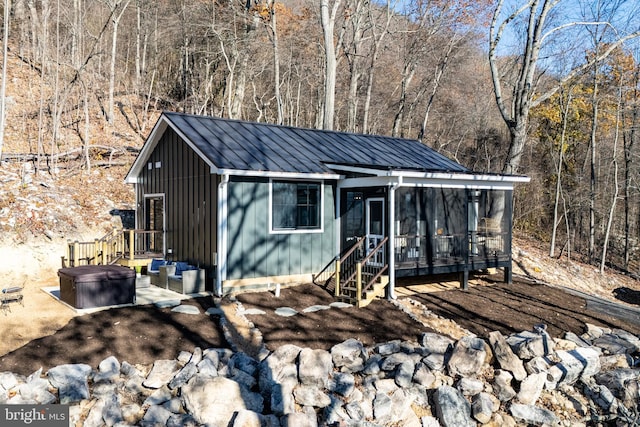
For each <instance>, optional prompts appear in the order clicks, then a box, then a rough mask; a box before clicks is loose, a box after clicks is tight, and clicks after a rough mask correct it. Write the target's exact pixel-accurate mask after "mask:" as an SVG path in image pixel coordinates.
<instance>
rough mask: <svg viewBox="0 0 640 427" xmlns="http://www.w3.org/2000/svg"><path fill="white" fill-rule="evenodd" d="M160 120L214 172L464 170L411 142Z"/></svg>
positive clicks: (196, 119)
mask: <svg viewBox="0 0 640 427" xmlns="http://www.w3.org/2000/svg"><path fill="white" fill-rule="evenodd" d="M163 116H164V117H165V118H166V120H168V121H169V122H170V124H172V126H174V127H175V128H176V129H179V130H180V132H181V133H182V134H183V135H184V136H185V137H186V138H188V139H189V142H190V143H191V144H193V145H194V146H195V147H196V148H197V149H198V150H199V151H200V152H201V153H202V155H204V156H206V157H207V159H208V161H209V162H210V163H211V164H213V165H215V166H216V167H217V168H218V169H227V170H238V171H267V172H295V173H334V171H332V170H331V169H330V168H329V167H328V166H326V164H327V163H333V164H342V165H353V166H365V167H375V168H386V169H398V170H403V169H406V170H413V171H415V170H418V171H425V172H457V173H469V172H470V170H469V169H467V168H465V167H464V166H462V165H460V164H459V163H457V162H455V161H453V160H451V159H449V158H447V157H445V156H443V155H442V154H440V153H438V152H436V151H435V150H433V149H431V148H429V147H427V146H426V145H424V144H422V143H421V142H419V141H417V140H410V139H404V138H393V137H388V136H376V135H363V134H355V133H347V132H336V131H326V130H317V129H303V128H294V127H288V126H278V125H273V124H267V123H252V122H243V121H239V120H230V119H222V118H217V117H211V116H198V115H189V114H182V113H173V112H165V113H163ZM160 120H162V118H161V119H160Z"/></svg>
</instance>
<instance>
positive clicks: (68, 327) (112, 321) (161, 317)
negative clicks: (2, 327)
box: [0, 297, 229, 375]
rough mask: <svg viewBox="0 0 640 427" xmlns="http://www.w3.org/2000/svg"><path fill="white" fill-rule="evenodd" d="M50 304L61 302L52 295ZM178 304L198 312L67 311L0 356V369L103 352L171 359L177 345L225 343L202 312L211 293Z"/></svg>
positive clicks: (136, 360) (96, 359)
mask: <svg viewBox="0 0 640 427" xmlns="http://www.w3.org/2000/svg"><path fill="white" fill-rule="evenodd" d="M48 298H51V297H48ZM51 299H52V298H51ZM52 300H53V299H52ZM55 304H58V305H60V306H63V305H62V303H59V302H57V301H55ZM183 304H189V305H194V306H196V307H198V308H199V309H200V313H201V314H199V315H193V314H183V313H175V312H172V311H171V310H170V309H169V308H164V309H159V308H156V307H155V306H153V305H146V306H132V307H123V308H113V309H109V310H103V311H98V312H95V313H91V314H85V315H82V316H77V317H73V318H72V319H70V320H69V321H68V323H67V324H65V325H63V326H61V327H60V329H59V330H57V331H56V332H55V333H54V334H52V335H47V336H43V337H40V338H36V339H34V340H32V341H30V342H29V343H27V344H26V345H24V346H22V347H20V348H18V349H17V350H15V351H13V352H9V353H8V354H5V355H3V356H0V372H2V371H10V372H16V373H19V374H23V375H29V374H31V373H33V372H34V371H36V370H37V369H39V368H43V370H44V371H45V372H46V370H47V369H49V368H51V367H54V366H57V365H61V364H65V363H86V364H88V365H89V366H92V367H93V368H96V367H97V366H98V364H99V363H100V362H101V361H102V360H103V359H105V358H107V357H109V356H115V357H116V358H117V359H118V360H119V361H120V362H122V361H127V362H129V363H131V364H140V365H148V364H151V363H153V361H155V360H158V359H175V358H176V357H177V356H178V354H179V353H180V351H193V349H194V347H200V348H203V349H205V348H210V347H218V348H228V347H229V346H228V344H227V343H226V341H225V339H224V335H223V333H222V330H221V328H220V322H219V317H217V316H211V317H210V316H209V315H207V314H205V311H206V310H207V309H208V308H209V307H211V306H212V305H213V298H210V297H202V298H196V299H191V300H189V301H188V302H184V303H183ZM65 309H67V308H66V306H65Z"/></svg>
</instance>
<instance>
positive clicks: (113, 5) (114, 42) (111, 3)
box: [107, 0, 131, 124]
mask: <svg viewBox="0 0 640 427" xmlns="http://www.w3.org/2000/svg"><path fill="white" fill-rule="evenodd" d="M130 2H131V0H126V1H125V0H108V1H107V6H108V7H109V9H110V10H111V23H112V24H113V32H112V33H111V63H110V67H109V101H108V106H107V122H108V123H109V124H113V116H114V110H113V104H114V100H113V97H114V92H115V82H116V55H117V53H118V49H117V46H118V26H119V24H120V19H121V18H122V15H123V14H124V12H125V10H126V9H127V6H129V3H130Z"/></svg>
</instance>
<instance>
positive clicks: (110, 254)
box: [62, 229, 162, 267]
mask: <svg viewBox="0 0 640 427" xmlns="http://www.w3.org/2000/svg"><path fill="white" fill-rule="evenodd" d="M161 233H162V231H148V230H117V229H114V230H112V231H111V232H109V233H107V234H106V235H104V236H103V237H101V238H99V239H95V240H94V241H93V242H79V241H77V240H76V241H73V242H72V241H68V242H67V253H66V255H65V256H63V257H62V267H76V266H79V265H100V264H101V265H106V264H115V263H116V262H118V261H119V260H121V259H128V260H130V261H134V260H135V258H136V256H140V255H144V254H152V253H157V251H155V250H153V248H152V247H153V246H154V245H153V244H152V242H157V239H158V238H161V237H162V236H161Z"/></svg>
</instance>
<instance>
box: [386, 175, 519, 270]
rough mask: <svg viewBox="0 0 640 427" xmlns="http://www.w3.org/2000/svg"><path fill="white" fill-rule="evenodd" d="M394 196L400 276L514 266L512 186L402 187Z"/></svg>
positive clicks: (396, 255) (397, 260)
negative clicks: (500, 200)
mask: <svg viewBox="0 0 640 427" xmlns="http://www.w3.org/2000/svg"><path fill="white" fill-rule="evenodd" d="M499 192H501V193H503V194H500V196H504V197H500V198H499V197H497V196H498V193H499ZM498 199H502V200H503V201H504V207H501V206H502V204H503V203H501V202H500V203H498V202H499V200H498ZM395 201H396V206H395V217H396V218H395V230H394V231H395V233H394V236H395V237H394V239H395V245H394V258H395V268H396V274H397V275H399V276H402V275H414V274H438V273H450V272H456V271H465V270H467V271H468V270H478V269H483V268H488V267H505V266H507V267H508V266H510V262H511V235H510V230H511V194H510V191H505V190H468V189H452V188H400V189H398V190H397V192H396V198H395Z"/></svg>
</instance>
